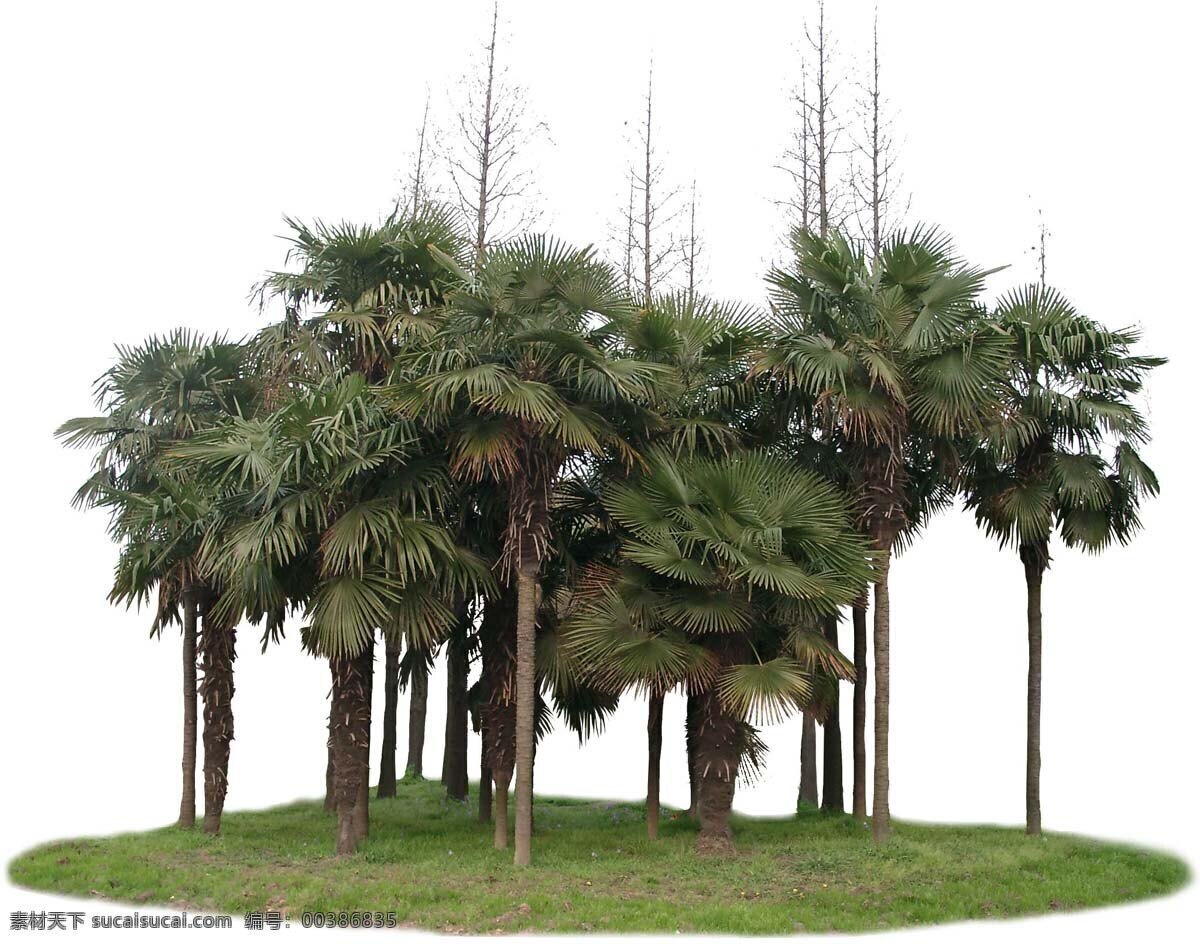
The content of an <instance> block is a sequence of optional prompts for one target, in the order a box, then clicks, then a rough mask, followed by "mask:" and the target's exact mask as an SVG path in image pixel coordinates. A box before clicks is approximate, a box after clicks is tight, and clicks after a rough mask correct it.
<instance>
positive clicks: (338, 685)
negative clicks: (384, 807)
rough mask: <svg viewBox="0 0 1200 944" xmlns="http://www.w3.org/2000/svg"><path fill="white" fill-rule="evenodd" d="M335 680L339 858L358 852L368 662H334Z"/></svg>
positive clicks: (331, 665) (365, 759) (332, 739)
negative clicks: (357, 809)
mask: <svg viewBox="0 0 1200 944" xmlns="http://www.w3.org/2000/svg"><path fill="white" fill-rule="evenodd" d="M329 670H330V674H331V676H332V678H333V705H332V711H331V714H332V717H333V725H332V728H331V731H330V743H331V745H332V747H333V757H334V797H335V800H336V803H337V838H336V850H337V854H338V855H340V856H341V855H352V854H353V853H354V852H355V850H356V849H357V848H358V841H359V840H358V830H357V829H356V826H355V810H356V808H357V807H358V805H359V795H360V792H361V787H362V783H363V780H364V776H365V772H366V770H367V768H368V765H369V761H370V758H369V754H368V746H367V732H368V729H369V726H370V723H371V721H370V709H369V707H368V705H369V702H368V700H367V699H368V693H367V682H366V660H365V659H364V658H363V656H362V655H359V656H355V657H354V658H350V659H344V658H343V659H330V660H329Z"/></svg>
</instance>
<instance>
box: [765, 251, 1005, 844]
mask: <svg viewBox="0 0 1200 944" xmlns="http://www.w3.org/2000/svg"><path fill="white" fill-rule="evenodd" d="M793 249H794V252H795V258H794V261H793V262H792V264H791V265H790V266H789V267H787V268H778V269H775V270H773V271H772V272H771V274H770V275H769V277H768V282H769V285H770V288H771V301H772V305H773V308H774V310H775V312H776V315H777V320H778V328H777V330H778V336H777V338H776V339H775V340H774V342H773V344H772V346H771V348H770V349H769V350H767V351H765V352H764V353H763V355H762V357H761V358H760V360H759V362H758V364H757V365H756V367H755V371H756V372H757V373H760V374H763V375H765V376H768V377H771V378H772V379H774V380H775V381H776V382H777V383H779V384H780V385H781V387H783V388H785V389H794V390H797V391H801V392H803V393H805V394H807V395H808V396H810V397H812V398H814V400H815V402H816V405H817V408H818V409H819V410H820V412H821V414H822V417H823V419H822V426H823V427H824V428H825V429H826V430H829V434H830V435H831V436H833V435H835V434H836V435H837V437H839V439H840V440H841V441H842V442H843V443H844V444H845V451H846V461H847V463H848V466H849V468H850V473H851V494H852V496H853V502H854V505H855V508H856V512H857V515H858V519H859V522H860V526H861V527H862V528H863V529H864V530H865V532H866V534H867V535H868V537H869V539H870V541H871V543H872V546H873V548H874V549H875V551H876V553H877V555H878V557H877V564H876V570H875V577H874V596H875V607H874V648H875V770H874V797H875V803H874V809H873V812H872V832H873V834H874V836H875V838H876V840H877V841H883V840H885V839H886V838H887V836H888V834H889V832H890V813H889V808H888V702H889V684H890V675H889V645H890V605H889V596H888V570H889V566H890V562H891V557H892V552H893V550H894V548H895V545H896V542H897V540H898V539H899V538H900V536H901V535H902V534H903V533H904V532H905V530H906V529H907V528H908V527H909V524H910V516H909V511H910V509H911V507H912V505H913V499H912V494H911V491H912V486H913V483H912V482H910V480H909V476H908V470H909V469H910V468H911V467H912V464H913V461H914V459H915V460H917V462H918V464H920V465H925V464H927V463H926V462H925V461H924V460H925V458H926V457H925V456H913V455H912V454H911V453H912V451H913V450H914V449H919V450H923V451H925V452H926V453H927V454H928V455H929V456H932V457H940V456H941V455H943V454H951V453H950V451H949V449H946V448H943V443H944V442H946V441H947V440H952V439H954V438H956V437H959V436H962V435H964V434H966V433H969V432H971V431H974V430H976V429H977V428H978V427H979V426H980V425H981V424H982V422H983V420H984V418H985V417H986V416H988V415H989V414H990V411H992V410H994V409H995V402H996V399H997V396H998V394H997V387H998V384H999V380H1000V378H1001V377H1002V376H1003V373H1004V370H1005V369H1006V367H1007V362H1008V341H1007V338H1006V337H1005V336H1004V335H1003V334H1001V333H1000V332H999V331H996V330H994V329H992V328H990V327H989V326H987V325H985V324H983V323H982V322H981V320H980V318H979V306H978V303H977V301H976V299H977V296H978V293H979V291H980V289H981V288H982V285H983V281H984V278H985V276H986V275H987V274H988V273H986V272H984V271H982V270H980V269H976V268H971V267H969V266H966V265H965V264H964V263H963V262H962V261H961V260H960V259H959V258H958V257H957V256H956V255H955V253H954V251H953V248H952V246H951V244H950V241H949V240H948V239H947V238H946V237H944V236H941V235H939V234H937V233H936V232H933V231H921V230H918V231H914V232H912V233H898V234H897V235H895V236H893V237H892V238H891V239H890V240H889V241H888V242H887V244H886V245H884V246H883V247H882V248H881V250H880V252H879V254H878V256H877V257H876V258H875V259H874V260H873V261H871V262H868V261H867V259H866V258H865V256H864V255H863V253H862V252H861V251H860V249H858V248H856V247H855V246H852V245H851V244H850V243H849V242H848V241H847V240H846V239H845V238H844V237H842V236H841V235H838V234H833V235H831V236H829V237H820V236H816V235H813V234H812V233H809V232H806V231H797V232H796V234H795V235H794V237H793ZM928 464H932V463H928Z"/></svg>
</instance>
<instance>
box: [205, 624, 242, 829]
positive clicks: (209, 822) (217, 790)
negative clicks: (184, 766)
mask: <svg viewBox="0 0 1200 944" xmlns="http://www.w3.org/2000/svg"><path fill="white" fill-rule="evenodd" d="M236 641H237V631H236V630H235V629H234V628H232V627H228V628H226V627H224V626H221V625H219V624H218V623H217V622H216V621H215V620H210V619H209V618H208V615H207V614H206V615H205V617H204V630H203V632H201V633H200V649H201V664H202V666H203V669H204V680H203V681H202V682H201V683H200V695H201V697H202V698H203V699H204V831H205V832H206V833H210V834H212V835H216V834H217V833H219V832H220V831H221V813H222V811H223V810H224V808H225V792H226V790H227V789H228V786H229V745H230V742H232V741H233V660H234V659H235V658H236V653H235V644H236Z"/></svg>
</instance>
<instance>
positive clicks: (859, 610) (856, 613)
mask: <svg viewBox="0 0 1200 944" xmlns="http://www.w3.org/2000/svg"><path fill="white" fill-rule="evenodd" d="M851 615H852V618H853V621H854V719H853V725H854V798H853V807H852V811H853V816H854V818H855V819H857V820H861V821H862V822H864V823H865V822H866V821H867V598H866V594H864V595H863V596H862V598H861V599H860V600H859V601H858V602H856V603H855V604H854V607H853V609H852V610H851Z"/></svg>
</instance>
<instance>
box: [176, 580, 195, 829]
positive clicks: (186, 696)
mask: <svg viewBox="0 0 1200 944" xmlns="http://www.w3.org/2000/svg"><path fill="white" fill-rule="evenodd" d="M196 697H197V695H196V595H195V593H194V592H193V591H192V590H191V589H190V588H189V589H187V590H184V592H183V795H182V796H181V798H180V800H179V825H180V826H182V827H183V828H185V829H191V828H192V827H193V826H195V825H196V730H197V717H196V711H197V706H196Z"/></svg>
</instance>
